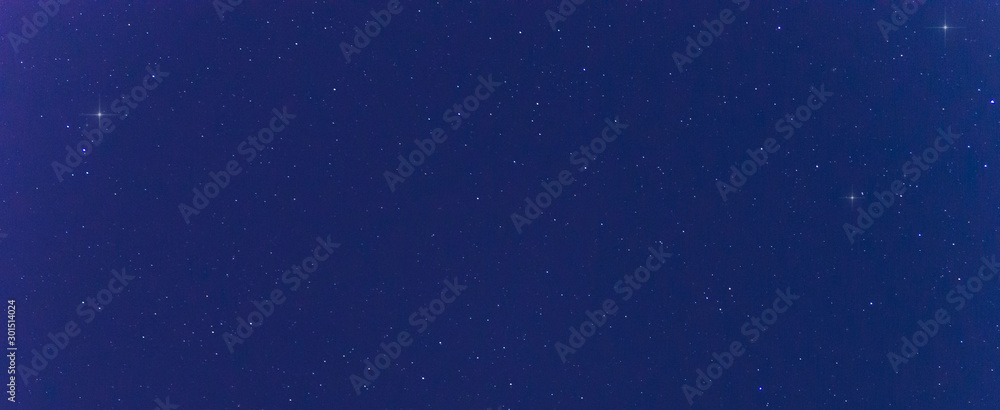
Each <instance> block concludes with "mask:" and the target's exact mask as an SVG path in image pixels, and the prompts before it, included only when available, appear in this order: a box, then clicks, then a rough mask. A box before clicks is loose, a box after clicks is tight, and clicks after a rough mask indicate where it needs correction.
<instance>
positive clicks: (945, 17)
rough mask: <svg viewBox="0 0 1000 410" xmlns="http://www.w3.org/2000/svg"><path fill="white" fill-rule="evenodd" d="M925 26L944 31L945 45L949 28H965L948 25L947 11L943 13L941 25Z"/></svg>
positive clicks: (946, 44)
mask: <svg viewBox="0 0 1000 410" xmlns="http://www.w3.org/2000/svg"><path fill="white" fill-rule="evenodd" d="M926 28H934V29H939V30H941V32H942V33H944V44H945V46H946V47H947V46H948V30H949V29H959V28H965V27H953V26H949V25H948V13H945V15H944V24H942V25H941V27H926Z"/></svg>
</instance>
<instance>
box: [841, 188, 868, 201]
mask: <svg viewBox="0 0 1000 410" xmlns="http://www.w3.org/2000/svg"><path fill="white" fill-rule="evenodd" d="M843 198H846V199H850V200H851V206H854V200H855V199H861V198H864V196H863V195H862V196H854V186H853V185H852V186H851V196H845V197H843Z"/></svg>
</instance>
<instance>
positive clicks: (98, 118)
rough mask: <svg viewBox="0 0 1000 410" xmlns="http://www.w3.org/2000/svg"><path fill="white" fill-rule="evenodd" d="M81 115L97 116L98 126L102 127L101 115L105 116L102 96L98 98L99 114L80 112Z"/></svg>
mask: <svg viewBox="0 0 1000 410" xmlns="http://www.w3.org/2000/svg"><path fill="white" fill-rule="evenodd" d="M80 115H86V116H88V117H97V126H98V127H100V126H101V117H103V116H104V112H103V110H102V107H101V99H100V98H98V99H97V114H80Z"/></svg>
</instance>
